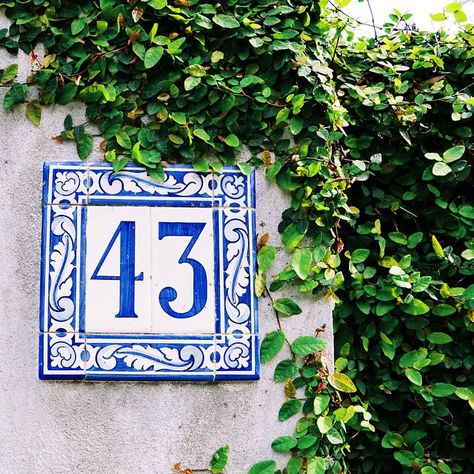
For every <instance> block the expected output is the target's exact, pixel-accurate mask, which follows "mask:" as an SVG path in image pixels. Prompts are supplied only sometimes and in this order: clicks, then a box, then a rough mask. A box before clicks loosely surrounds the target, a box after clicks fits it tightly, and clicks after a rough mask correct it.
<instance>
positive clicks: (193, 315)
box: [150, 207, 216, 334]
mask: <svg viewBox="0 0 474 474" xmlns="http://www.w3.org/2000/svg"><path fill="white" fill-rule="evenodd" d="M150 247H151V249H152V251H151V258H152V261H151V273H152V275H153V277H152V303H151V306H152V332H154V333H162V334H163V333H164V334H173V333H187V334H214V333H215V325H216V322H215V309H214V308H215V303H216V288H215V268H214V260H215V249H214V225H213V211H212V209H206V208H168V207H159V208H152V209H151V245H150Z"/></svg>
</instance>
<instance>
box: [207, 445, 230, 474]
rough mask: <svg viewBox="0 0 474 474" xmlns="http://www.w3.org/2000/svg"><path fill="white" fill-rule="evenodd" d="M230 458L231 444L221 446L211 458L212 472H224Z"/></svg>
mask: <svg viewBox="0 0 474 474" xmlns="http://www.w3.org/2000/svg"><path fill="white" fill-rule="evenodd" d="M228 458H229V446H228V445H225V446H222V447H221V448H219V449H218V450H217V451H216V452H215V453H214V454H213V455H212V458H211V462H210V463H209V470H210V471H211V472H212V474H222V473H223V472H224V469H225V467H226V466H227V460H228Z"/></svg>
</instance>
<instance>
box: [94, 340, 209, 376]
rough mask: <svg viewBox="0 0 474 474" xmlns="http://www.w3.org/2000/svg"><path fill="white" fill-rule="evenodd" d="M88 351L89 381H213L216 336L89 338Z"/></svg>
mask: <svg viewBox="0 0 474 474" xmlns="http://www.w3.org/2000/svg"><path fill="white" fill-rule="evenodd" d="M87 350H88V353H89V357H88V360H87V366H86V379H87V380H144V381H145V380H181V381H185V380H190V381H201V382H205V381H212V380H214V373H215V363H214V360H215V337H214V335H208V336H196V335H195V334H178V335H166V336H164V335H160V336H156V335H155V336H152V335H149V334H148V335H147V334H143V335H134V334H129V335H126V334H122V335H120V336H113V335H103V334H88V335H87Z"/></svg>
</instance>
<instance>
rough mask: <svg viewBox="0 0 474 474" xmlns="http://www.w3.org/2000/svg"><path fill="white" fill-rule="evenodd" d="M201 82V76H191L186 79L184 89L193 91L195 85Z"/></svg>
mask: <svg viewBox="0 0 474 474" xmlns="http://www.w3.org/2000/svg"><path fill="white" fill-rule="evenodd" d="M199 84H201V78H200V77H195V76H189V77H187V78H186V79H185V80H184V90H185V91H191V90H193V89H194V88H195V87H197V86H198V85H199Z"/></svg>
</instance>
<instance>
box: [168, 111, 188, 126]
mask: <svg viewBox="0 0 474 474" xmlns="http://www.w3.org/2000/svg"><path fill="white" fill-rule="evenodd" d="M170 118H171V120H173V121H174V122H176V123H177V124H179V125H185V124H186V114H184V113H183V112H173V113H172V114H170Z"/></svg>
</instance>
